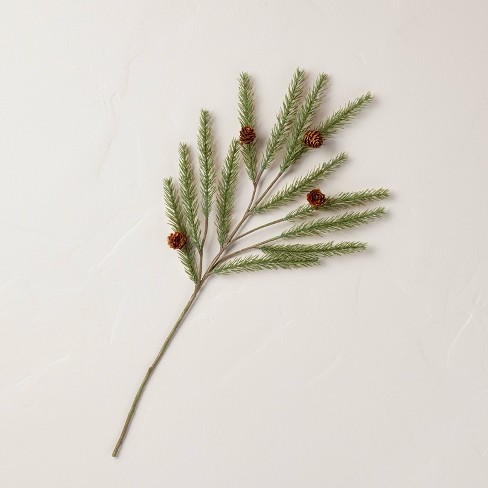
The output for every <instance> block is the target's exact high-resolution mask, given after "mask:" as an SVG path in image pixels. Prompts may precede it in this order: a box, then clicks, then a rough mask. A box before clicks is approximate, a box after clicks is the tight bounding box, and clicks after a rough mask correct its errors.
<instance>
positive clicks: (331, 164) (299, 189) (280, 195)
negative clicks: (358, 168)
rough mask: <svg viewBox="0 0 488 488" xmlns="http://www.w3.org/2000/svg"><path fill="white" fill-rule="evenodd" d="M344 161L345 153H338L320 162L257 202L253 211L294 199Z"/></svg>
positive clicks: (311, 187) (269, 207)
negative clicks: (304, 173)
mask: <svg viewBox="0 0 488 488" xmlns="http://www.w3.org/2000/svg"><path fill="white" fill-rule="evenodd" d="M345 161H346V154H345V153H340V154H339V155H338V156H336V157H335V158H333V159H331V160H330V161H328V162H326V163H322V164H321V165H319V166H317V167H316V168H314V169H313V170H311V171H309V172H308V173H307V174H306V175H305V176H302V177H301V178H296V179H294V180H293V181H292V182H291V183H290V184H288V185H285V186H284V187H283V188H282V189H281V190H278V191H277V192H276V193H275V194H274V195H272V196H271V197H269V198H268V199H267V200H264V201H262V202H261V203H259V204H258V205H257V206H256V207H255V208H254V210H253V213H264V212H267V211H269V210H274V209H276V208H279V207H282V206H283V205H286V204H287V203H290V202H292V201H294V200H296V199H297V198H298V197H299V196H301V195H303V193H304V192H307V191H310V190H312V189H313V188H315V187H316V186H317V184H318V183H320V182H321V181H322V180H323V179H324V178H326V177H327V176H329V175H330V174H331V173H332V172H334V171H335V170H336V169H337V168H339V167H340V166H341V165H342V164H343V163H344V162H345Z"/></svg>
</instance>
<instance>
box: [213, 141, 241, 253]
mask: <svg viewBox="0 0 488 488" xmlns="http://www.w3.org/2000/svg"><path fill="white" fill-rule="evenodd" d="M238 154H239V142H238V141H237V139H233V140H232V142H231V144H230V147H229V151H228V153H227V157H226V158H225V161H224V166H223V168H222V178H221V180H220V183H219V188H218V191H217V216H216V224H217V237H218V240H219V243H220V245H223V244H224V242H225V241H226V239H227V237H228V235H229V230H230V224H231V220H232V211H233V209H234V195H235V191H236V187H237V176H238V174H239V164H238V162H239V158H238Z"/></svg>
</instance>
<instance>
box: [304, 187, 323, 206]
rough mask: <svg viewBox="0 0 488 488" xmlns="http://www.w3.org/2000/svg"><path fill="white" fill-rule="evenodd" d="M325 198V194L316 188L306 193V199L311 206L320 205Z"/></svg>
mask: <svg viewBox="0 0 488 488" xmlns="http://www.w3.org/2000/svg"><path fill="white" fill-rule="evenodd" d="M326 200H327V198H326V196H325V195H324V194H323V193H322V192H321V191H320V190H319V189H318V188H316V189H315V190H312V191H311V192H309V193H308V194H307V201H308V203H310V205H312V207H320V206H321V205H323V204H324V203H325V201H326Z"/></svg>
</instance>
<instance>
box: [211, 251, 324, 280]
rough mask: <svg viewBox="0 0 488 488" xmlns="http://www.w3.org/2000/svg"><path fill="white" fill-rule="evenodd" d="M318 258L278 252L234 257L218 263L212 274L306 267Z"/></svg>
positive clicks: (317, 260) (315, 262)
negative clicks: (278, 253)
mask: <svg viewBox="0 0 488 488" xmlns="http://www.w3.org/2000/svg"><path fill="white" fill-rule="evenodd" d="M319 263H320V261H319V258H318V257H314V256H304V255H292V254H288V255H286V254H280V255H269V256H258V255H249V256H244V257H242V258H234V259H230V260H229V261H224V262H223V263H222V264H219V265H218V266H217V267H216V268H215V269H214V270H213V273H214V274H220V275H223V274H231V273H242V272H245V271H261V270H263V269H294V268H306V267H310V266H315V265H317V264H319Z"/></svg>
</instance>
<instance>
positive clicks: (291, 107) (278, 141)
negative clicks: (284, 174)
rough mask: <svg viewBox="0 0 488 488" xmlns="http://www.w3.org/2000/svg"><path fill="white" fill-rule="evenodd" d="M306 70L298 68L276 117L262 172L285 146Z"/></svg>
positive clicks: (296, 109)
mask: <svg viewBox="0 0 488 488" xmlns="http://www.w3.org/2000/svg"><path fill="white" fill-rule="evenodd" d="M304 82H305V71H303V70H301V69H297V70H296V71H295V73H294V74H293V78H292V80H291V82H290V85H289V87H288V92H287V94H286V95H285V99H284V101H283V105H282V106H281V108H280V111H279V113H278V115H277V117H276V119H277V120H276V123H275V125H274V127H273V130H272V131H271V136H270V138H269V140H268V143H267V145H266V150H265V152H264V155H263V159H262V161H261V172H263V171H264V170H266V169H267V168H268V167H269V166H270V164H271V163H272V162H273V160H274V158H275V156H276V153H277V152H278V151H279V150H280V149H281V148H282V147H283V145H284V143H285V140H286V136H287V135H288V132H289V130H290V128H291V126H292V123H293V119H294V117H295V115H296V113H297V111H298V106H299V103H300V99H301V97H302V93H303V84H304Z"/></svg>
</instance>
